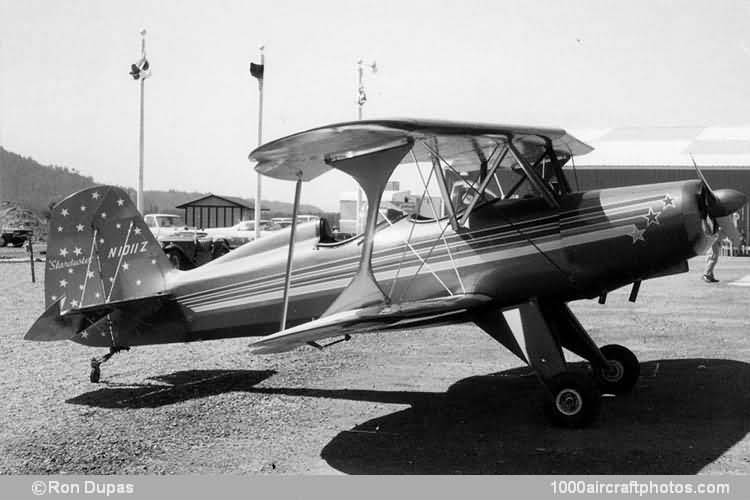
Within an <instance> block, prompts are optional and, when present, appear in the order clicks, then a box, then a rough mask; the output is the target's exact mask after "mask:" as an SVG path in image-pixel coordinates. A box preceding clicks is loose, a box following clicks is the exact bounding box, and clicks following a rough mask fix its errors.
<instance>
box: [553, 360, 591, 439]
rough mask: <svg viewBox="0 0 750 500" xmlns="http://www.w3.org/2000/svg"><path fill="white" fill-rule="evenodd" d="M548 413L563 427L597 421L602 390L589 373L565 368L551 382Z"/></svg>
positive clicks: (584, 425)
mask: <svg viewBox="0 0 750 500" xmlns="http://www.w3.org/2000/svg"><path fill="white" fill-rule="evenodd" d="M547 387H548V389H549V392H550V393H549V397H548V399H547V404H546V410H547V416H548V417H549V418H550V420H552V422H553V423H555V424H557V425H560V426H562V427H570V428H581V427H586V426H587V425H589V424H590V423H591V422H593V421H594V420H595V419H596V417H597V416H598V415H599V410H600V408H601V393H600V392H599V388H598V387H597V386H596V384H595V383H594V380H593V379H592V378H591V376H589V375H588V374H586V373H579V372H563V373H560V374H559V375H556V376H554V377H552V379H551V380H550V381H549V382H548V383H547Z"/></svg>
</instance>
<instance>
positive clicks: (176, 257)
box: [165, 250, 185, 269]
mask: <svg viewBox="0 0 750 500" xmlns="http://www.w3.org/2000/svg"><path fill="white" fill-rule="evenodd" d="M165 253H166V254H167V259H169V263H170V264H172V267H174V268H175V269H182V268H183V266H184V265H185V263H184V262H183V260H184V259H183V258H182V255H180V252H178V251H177V250H167V251H166V252H165Z"/></svg>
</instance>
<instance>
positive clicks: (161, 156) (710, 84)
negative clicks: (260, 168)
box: [0, 0, 750, 210]
mask: <svg viewBox="0 0 750 500" xmlns="http://www.w3.org/2000/svg"><path fill="white" fill-rule="evenodd" d="M748 26H750V1H731V0H712V1H697V0H696V1H691V0H682V1H663V0H649V1H639V0H629V1H627V2H625V1H622V0H619V1H606V0H577V1H565V0H556V1H541V0H540V1H534V0H524V1H499V0H494V1H481V0H464V1H437V0H430V1H403V0H399V1H390V0H377V1H363V0H349V1H343V0H330V1H324V0H323V1H321V0H316V1H278V0H274V1H252V0H238V1H229V0H217V1H211V2H208V1H189V0H179V1H176V0H161V1H158V2H154V1H135V0H128V1H118V0H109V1H105V0H98V1H94V0H79V1H73V0H46V1H39V0H0V145H2V146H3V147H5V148H6V149H9V150H11V151H13V152H16V153H18V154H21V155H24V156H31V157H32V158H34V159H35V160H37V161H39V162H40V163H43V164H55V165H64V166H67V167H70V168H75V169H77V170H78V171H79V172H81V173H82V174H85V175H91V176H93V177H94V178H95V179H96V180H97V181H98V182H101V183H113V184H119V185H125V186H133V187H134V186H135V184H136V179H137V168H138V109H139V108H138V106H139V94H138V92H139V91H138V83H137V82H135V81H133V80H132V79H131V78H130V76H129V75H128V71H129V67H130V64H132V63H134V62H136V61H137V60H138V59H139V57H140V43H141V42H140V35H139V31H140V29H141V28H146V29H147V32H148V34H147V36H146V44H147V47H146V50H147V55H148V59H149V62H150V63H151V67H152V77H151V78H149V79H148V80H146V83H145V188H146V189H179V190H190V191H203V192H213V193H215V194H220V195H231V196H244V197H249V198H252V197H254V196H255V186H256V175H255V172H254V171H253V170H252V165H251V163H250V162H249V160H248V159H247V156H248V154H249V153H250V151H252V149H254V148H255V147H256V146H257V137H258V85H257V81H256V80H255V79H254V78H252V77H251V76H250V74H249V71H248V66H249V63H250V61H255V62H258V60H259V47H260V46H261V45H263V46H265V56H266V66H265V87H264V117H263V131H262V132H263V140H264V141H269V140H272V139H275V138H279V137H282V136H285V135H289V134H292V133H295V132H298V131H302V130H305V129H309V128H312V127H316V126H321V125H325V124H328V123H335V122H340V121H348V120H354V119H356V117H357V103H356V100H357V89H356V83H357V81H356V77H357V72H356V69H357V65H356V63H357V60H358V59H360V58H362V59H364V60H365V61H366V62H371V61H377V65H378V72H377V73H376V74H372V73H371V72H366V74H365V76H364V78H365V87H366V90H367V96H368V101H367V103H366V104H365V106H364V117H365V118H384V117H416V118H441V119H451V120H460V121H480V122H489V123H511V124H524V125H540V126H553V127H560V128H564V129H567V130H571V131H573V132H574V133H575V131H576V130H585V129H597V128H602V127H624V126H649V127H653V126H695V127H703V126H716V125H720V126H741V125H747V124H750V117H749V116H750V100H748V99H747V97H748V93H749V92H750V86H749V85H748V82H750V33H748V30H747V27H748ZM353 188H354V183H353V181H352V180H351V179H348V178H346V176H344V174H341V173H337V172H331V173H328V174H325V175H323V176H321V177H320V178H318V179H316V180H315V181H312V182H310V183H308V184H306V185H305V186H304V187H303V196H302V201H303V202H304V203H311V204H314V205H317V206H319V207H321V208H323V209H327V210H335V209H337V207H338V193H339V192H340V191H344V190H352V189H353ZM293 191H294V187H293V184H292V183H290V182H284V181H275V180H269V179H266V180H264V182H263V198H265V199H274V200H284V201H291V200H292V198H293Z"/></svg>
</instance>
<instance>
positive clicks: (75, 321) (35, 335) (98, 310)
mask: <svg viewBox="0 0 750 500" xmlns="http://www.w3.org/2000/svg"><path fill="white" fill-rule="evenodd" d="M167 299H168V296H167V295H159V296H153V297H140V298H135V299H126V300H118V301H113V302H107V303H106V304H94V305H91V306H87V307H82V308H77V309H72V310H67V311H62V310H61V308H60V304H61V302H62V299H58V300H57V301H55V302H54V303H53V304H52V305H51V306H50V307H48V308H47V310H46V311H44V314H42V315H41V316H40V317H39V318H38V319H37V320H36V321H35V322H34V324H33V325H31V328H29V331H28V332H26V335H25V336H24V340H36V341H53V340H69V339H71V338H72V337H74V336H75V335H76V334H77V333H80V332H81V331H83V330H85V329H86V328H88V327H90V326H91V325H93V324H94V323H96V322H97V321H99V320H100V319H101V318H103V317H104V316H106V315H107V314H110V313H112V312H114V311H116V310H118V309H123V308H129V309H132V308H138V309H144V308H146V307H149V308H151V307H160V306H161V304H162V303H163V301H165V300H167Z"/></svg>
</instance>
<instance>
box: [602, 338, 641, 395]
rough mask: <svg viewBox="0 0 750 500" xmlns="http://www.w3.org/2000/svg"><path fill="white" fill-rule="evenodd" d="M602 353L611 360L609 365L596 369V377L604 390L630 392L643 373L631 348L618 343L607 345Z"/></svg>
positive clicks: (610, 392)
mask: <svg viewBox="0 0 750 500" xmlns="http://www.w3.org/2000/svg"><path fill="white" fill-rule="evenodd" d="M600 350H601V352H602V354H603V355H604V357H605V358H607V359H608V360H609V362H610V363H609V366H608V367H607V368H606V369H603V370H596V378H597V382H598V383H599V387H600V389H601V391H602V392H604V393H608V394H624V393H627V392H630V390H631V389H633V387H634V386H635V383H636V382H637V381H638V377H639V376H640V374H641V365H640V363H638V358H636V357H635V354H633V353H632V352H631V351H630V349H628V348H627V347H623V346H621V345H618V344H611V345H605V346H604V347H602V348H601V349H600Z"/></svg>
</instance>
